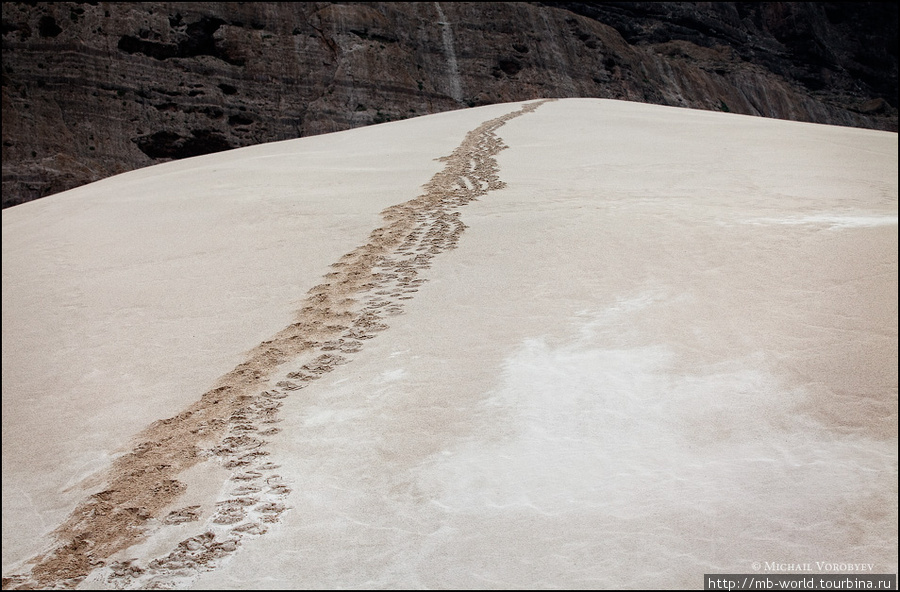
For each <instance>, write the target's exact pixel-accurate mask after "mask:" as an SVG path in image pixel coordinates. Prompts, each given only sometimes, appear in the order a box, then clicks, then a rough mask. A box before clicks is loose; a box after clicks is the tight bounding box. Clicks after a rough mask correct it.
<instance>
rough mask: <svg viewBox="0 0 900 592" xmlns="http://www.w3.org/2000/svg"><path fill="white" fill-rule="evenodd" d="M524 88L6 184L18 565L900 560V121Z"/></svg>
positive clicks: (347, 575)
mask: <svg viewBox="0 0 900 592" xmlns="http://www.w3.org/2000/svg"><path fill="white" fill-rule="evenodd" d="M521 106H522V105H521V104H519V105H496V106H491V107H484V108H479V109H472V110H465V111H459V112H454V113H446V114H442V115H437V116H431V117H426V118H419V119H415V120H408V121H404V122H398V123H393V124H388V125H382V126H375V127H372V128H366V129H362V130H355V131H351V132H345V133H341V134H334V135H329V136H321V137H316V138H309V139H303V140H298V141H292V142H282V143H278V144H271V145H266V146H260V147H256V148H250V149H243V150H237V151H232V152H228V153H222V154H217V155H211V156H207V157H201V158H197V159H190V160H187V161H181V162H177V163H170V164H168V165H163V166H159V167H152V168H150V169H144V170H142V171H136V172H134V173H129V174H126V175H121V176H119V177H114V178H112V179H108V180H106V181H103V182H100V183H96V184H93V185H90V186H87V187H84V188H81V189H78V190H73V191H71V192H67V193H64V194H60V195H58V196H54V197H51V198H47V199H44V200H40V201H37V202H33V203H29V204H25V205H23V206H17V207H15V208H11V209H7V210H4V211H3V485H4V486H3V572H4V577H6V576H9V575H11V574H23V573H26V571H27V568H28V565H26V564H24V562H25V561H26V560H28V559H30V558H31V557H33V556H34V554H35V553H37V552H40V551H42V550H47V549H50V548H51V547H52V545H54V539H53V538H52V537H51V531H52V530H53V529H55V528H57V527H59V526H60V525H61V524H64V523H65V525H66V526H65V529H64V532H63V540H64V541H65V537H66V536H76V537H77V536H81V537H82V538H80V539H77V540H76V541H75V543H74V544H70V546H69V547H68V548H66V549H63V551H62V552H57V553H55V554H54V553H51V554H50V555H49V556H48V558H47V559H45V560H44V562H43V563H41V564H39V566H38V569H37V570H36V572H35V574H36V577H37V578H38V580H39V581H40V582H42V583H44V584H45V585H46V584H47V583H50V582H55V581H57V580H58V579H59V578H61V577H64V576H66V577H75V578H80V577H82V576H84V575H85V574H89V575H88V576H87V579H85V580H84V581H83V582H82V584H81V586H82V587H111V586H148V585H153V584H154V583H155V584H163V585H178V586H190V585H195V586H197V587H200V588H205V587H214V586H222V587H226V588H253V587H260V586H267V587H268V586H270V587H276V588H292V587H365V586H377V587H457V586H458V587H482V586H489V587H510V586H520V587H535V586H542V587H565V586H571V587H598V586H599V587H607V586H609V587H611V586H626V587H639V586H641V587H642V586H653V585H656V586H662V587H677V586H687V587H697V586H699V585H700V582H701V580H700V576H701V575H702V574H703V573H705V572H752V571H755V568H754V563H760V564H761V570H762V571H764V570H765V567H766V566H765V564H766V563H769V564H775V563H810V564H812V567H813V568H815V567H816V562H822V563H826V562H827V563H830V564H831V563H848V562H850V563H865V564H873V566H872V571H873V572H875V573H896V570H897V566H896V561H897V452H896V450H897V178H896V171H897V136H896V134H887V133H882V132H871V131H864V130H856V129H847V128H835V127H826V126H815V125H808V124H796V123H790V122H781V121H772V120H764V119H754V118H749V117H742V116H734V115H727V114H719V113H709V112H698V111H688V110H679V109H671V108H663V107H656V106H647V105H639V104H632V103H621V102H614V101H600V100H564V101H556V102H550V103H545V104H542V105H540V106H537V108H536V109H535V110H533V112H528V113H522V114H518V113H517V110H518V109H519V108H520V107H521ZM535 106H536V105H535V104H532V105H531V107H535ZM514 115H515V117H513V116H514ZM484 122H492V123H490V124H489V125H488V126H487V127H484V126H482V127H479V126H480V125H481V124H483V123H484ZM469 132H471V133H469ZM467 133H468V135H467ZM497 137H499V138H500V139H502V141H503V142H504V143H505V144H506V145H508V146H509V149H507V150H503V151H499V149H500V148H502V146H501V145H499V144H498V143H497ZM454 151H455V152H454ZM439 156H449V157H450V158H449V159H447V160H444V161H441V162H438V161H435V160H434V159H435V158H436V157H439ZM472 157H475V160H474V161H473V160H472ZM445 166H446V167H448V168H447V169H445V168H444V167H445ZM441 171H443V172H441ZM448 173H449V174H448ZM429 180H430V182H429ZM426 183H428V184H427V185H425V187H424V189H423V184H426ZM416 196H419V197H418V198H417V197H416ZM472 198H477V200H476V201H471V203H469V202H470V200H471V199H472ZM403 203H406V204H407V205H406V206H404V207H401V208H394V209H392V210H391V211H389V212H388V219H387V220H385V219H382V217H381V216H379V212H381V211H382V210H384V208H387V207H389V206H395V205H397V204H403ZM376 228H381V229H383V230H382V231H379V232H375V233H372V231H373V230H375V229H376ZM335 263H337V264H338V265H337V266H332V267H329V266H330V265H332V264H335ZM328 274H331V275H328ZM373 274H374V275H373ZM392 276H393V277H392ZM298 311H299V312H298ZM267 341H268V342H269V343H265V344H263V343H264V342H267ZM260 344H263V345H262V346H260ZM257 346H259V347H257ZM241 364H243V365H241ZM279 383H280V384H279ZM215 387H218V388H219V389H220V390H216V388H215ZM223 387H224V390H222V388H223ZM201 395H202V396H201ZM173 417H174V418H175V419H174V421H168V420H167V418H173ZM156 420H167V421H164V422H160V423H156V424H153V425H152V426H151V425H150V424H151V423H152V422H154V421H156ZM148 426H149V427H148ZM142 430H143V432H142ZM141 443H142V444H143V445H139V446H138V447H137V448H135V445H136V444H141ZM259 453H265V454H259ZM110 471H111V472H110ZM123 475H124V477H123ZM129 475H130V476H129ZM117 479H118V480H117ZM91 494H98V495H95V496H94V497H88V496H89V495H91ZM79 504H80V505H79ZM76 507H77V509H76ZM129 508H133V509H132V510H129ZM73 511H74V512H75V513H74V514H72V513H73ZM70 516H71V517H70ZM67 520H68V521H67ZM98 524H105V525H106V530H105V531H104V530H103V528H100V527H98ZM264 531H265V532H264ZM101 532H105V533H106V534H103V535H102V536H101V534H100V533H101ZM110 533H112V534H110ZM123 533H124V534H123ZM204 533H211V534H209V535H206V534H204ZM133 544H136V546H132V545H133ZM54 557H57V558H63V559H65V561H62V560H60V561H57V562H56V563H55V564H54V562H53V559H54ZM131 560H134V561H131ZM101 561H102V562H103V563H105V564H106V565H107V567H105V568H100V569H93V568H94V567H95V566H99V565H100V564H99V563H98V562H101ZM130 561H131V562H130ZM129 562H130V563H129ZM94 564H96V565H94ZM48 566H49V567H48ZM211 568H215V569H211ZM42 569H43V571H41V570H42ZM815 571H822V570H815ZM41 578H43V579H41ZM77 581H78V580H73V581H71V582H70V583H71V584H75V583H77ZM10 584H13V585H14V584H15V581H13V582H10Z"/></svg>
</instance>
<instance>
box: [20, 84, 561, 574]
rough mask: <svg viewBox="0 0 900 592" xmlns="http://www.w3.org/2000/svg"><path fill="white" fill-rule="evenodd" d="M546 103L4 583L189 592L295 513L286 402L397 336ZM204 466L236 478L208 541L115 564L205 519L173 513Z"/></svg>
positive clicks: (112, 476)
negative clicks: (503, 158) (276, 454)
mask: <svg viewBox="0 0 900 592" xmlns="http://www.w3.org/2000/svg"><path fill="white" fill-rule="evenodd" d="M544 102H546V101H536V102H532V103H529V104H527V105H525V106H523V107H522V108H521V109H519V110H517V111H513V112H511V113H508V114H506V115H503V116H501V117H497V118H495V119H491V120H489V121H486V122H484V123H482V124H481V125H480V126H478V127H477V128H476V129H474V130H472V131H470V132H469V133H468V134H467V135H466V137H465V139H464V140H463V142H462V144H461V145H460V146H459V147H458V148H456V150H454V151H453V153H452V154H450V155H449V156H446V157H442V158H440V159H439V160H440V161H443V162H446V166H445V167H444V169H443V170H442V171H440V172H439V173H437V174H436V175H435V176H434V177H433V178H432V179H431V180H430V181H429V182H428V183H427V184H426V185H425V186H424V193H422V194H421V195H420V196H418V197H416V198H415V199H412V200H410V201H407V202H405V203H402V204H399V205H395V206H392V207H390V208H388V209H387V210H385V211H384V212H382V216H383V217H384V219H385V221H386V224H385V226H383V227H380V228H377V229H376V230H374V231H373V232H372V233H371V234H370V236H369V241H368V243H366V244H365V245H363V246H361V247H358V248H356V249H354V250H353V251H351V252H350V253H347V254H346V255H344V256H343V257H341V259H340V260H339V261H337V262H336V263H334V264H332V268H333V269H334V271H333V272H331V273H328V274H327V275H326V276H325V278H324V282H323V283H321V284H319V285H317V286H315V287H314V288H312V289H311V290H310V291H309V293H308V296H307V297H306V299H305V300H304V302H303V307H302V309H301V310H300V311H299V313H298V315H297V318H296V321H295V322H294V323H292V324H291V325H290V326H288V327H287V328H285V329H284V330H282V331H281V332H279V333H278V334H277V335H275V336H274V337H273V338H272V339H270V340H267V341H265V342H263V343H261V344H260V345H259V346H257V347H256V348H254V349H253V350H252V351H251V352H250V353H249V355H248V358H247V360H246V361H245V362H243V363H241V364H240V365H238V366H237V367H236V368H235V369H234V370H232V371H231V372H229V373H228V374H226V375H225V376H223V377H222V378H221V379H219V381H218V383H217V384H216V385H215V386H214V388H212V389H210V390H209V391H207V392H206V393H204V394H203V395H202V397H201V398H200V400H199V401H197V402H196V403H194V404H193V405H191V407H190V408H188V409H187V410H185V411H184V412H182V413H180V414H178V415H176V416H175V417H172V418H170V419H166V420H162V421H158V422H156V423H154V424H152V425H151V426H150V427H149V428H147V429H146V430H145V431H144V432H143V433H142V434H141V435H140V436H139V438H140V441H141V443H140V444H138V445H137V446H135V447H134V449H133V450H132V451H131V452H130V453H128V454H126V455H124V456H122V457H120V458H119V459H117V460H116V461H115V462H114V463H113V465H112V467H111V469H110V471H109V474H108V476H107V478H106V484H107V485H106V489H105V490H104V491H102V492H100V493H97V494H94V495H92V496H91V497H89V498H88V499H87V500H85V501H84V502H82V503H81V504H80V505H79V506H78V507H77V508H76V509H75V511H74V512H73V513H72V515H71V516H70V517H69V518H68V519H67V520H66V522H64V523H63V524H62V525H61V526H60V527H59V529H58V530H57V531H56V533H55V534H56V537H57V540H58V541H59V542H58V545H57V546H56V547H55V548H53V549H52V550H50V551H49V552H48V553H46V554H44V555H42V556H39V557H36V558H35V559H33V560H32V564H33V567H32V569H31V573H30V574H27V575H15V576H11V577H8V578H4V581H3V588H4V589H17V588H18V589H23V588H31V587H40V588H53V587H56V588H71V587H75V586H77V585H78V584H79V583H80V582H82V581H83V580H84V579H85V578H86V577H88V575H89V574H90V575H91V577H92V579H99V580H101V581H105V582H106V583H107V584H108V585H112V586H114V587H117V588H157V587H165V588H171V587H178V586H180V585H187V584H189V583H190V582H191V581H192V580H193V579H194V578H195V577H196V576H197V575H198V574H199V573H200V571H202V570H206V569H212V568H214V567H215V566H216V563H217V561H220V560H222V559H223V558H225V557H227V556H229V555H230V554H232V553H234V552H235V551H236V550H237V549H238V548H239V547H240V545H241V544H242V542H244V541H245V540H247V539H248V538H252V537H257V536H262V535H264V534H265V532H266V531H267V529H268V528H269V527H270V525H271V524H273V523H276V522H278V521H279V520H280V516H281V514H282V513H283V512H285V511H286V510H287V509H288V501H287V500H288V496H289V494H290V492H291V489H290V484H289V483H287V482H285V481H284V480H283V478H282V477H281V476H280V475H279V474H278V468H279V467H278V465H276V464H275V463H273V462H272V461H271V460H270V458H269V457H270V452H269V450H267V447H266V445H267V441H266V438H267V437H268V436H272V435H274V434H276V433H278V431H279V428H278V427H277V424H278V423H279V421H280V420H279V418H278V414H279V408H280V407H281V406H282V400H283V399H285V398H287V397H289V396H296V395H297V394H298V393H299V391H301V390H302V389H303V388H305V387H307V386H309V385H310V384H311V383H313V382H314V381H316V380H318V379H320V378H321V377H322V376H324V375H326V374H327V373H329V372H331V371H332V370H334V369H335V368H336V367H338V366H340V365H342V364H347V363H349V362H351V361H352V357H353V354H354V353H356V352H358V351H360V349H362V347H364V344H365V342H366V340H369V339H372V338H374V337H376V336H377V334H378V333H379V332H381V331H384V330H385V329H387V328H388V325H387V320H388V317H390V316H392V315H397V314H401V313H402V312H403V307H404V304H405V302H406V301H407V300H409V299H411V298H412V297H413V296H412V295H413V294H414V293H415V292H416V291H417V290H418V289H419V287H420V286H421V285H422V284H423V283H425V281H426V280H425V279H424V278H423V277H420V276H421V275H422V272H423V271H424V270H427V269H428V268H429V267H430V266H431V262H432V259H433V258H434V257H435V256H436V255H438V254H440V253H441V252H443V251H446V250H448V249H452V248H454V247H455V246H456V243H457V242H458V240H459V237H460V235H461V234H462V232H463V231H464V229H465V225H464V224H463V223H462V221H461V220H460V212H459V211H458V210H459V208H461V207H462V206H464V205H466V204H467V203H469V202H471V201H472V200H475V199H477V198H478V197H480V196H483V195H485V194H487V193H488V192H489V191H492V190H496V189H500V188H502V187H503V186H504V184H503V182H502V181H501V180H500V179H499V177H498V166H497V162H496V160H495V159H494V156H495V155H496V154H498V153H499V152H500V151H501V150H503V149H504V148H506V146H505V145H504V144H503V142H502V141H501V140H500V138H499V137H498V136H497V135H496V131H497V129H498V128H500V127H501V126H502V125H504V124H505V123H506V122H507V121H509V120H511V119H513V118H516V117H519V116H521V115H524V114H527V113H530V112H531V111H534V110H535V109H537V108H538V107H539V106H540V105H542V104H543V103H544ZM204 461H205V462H216V463H221V466H222V467H223V468H224V469H226V470H228V471H230V472H231V473H230V474H231V477H230V480H229V483H228V484H227V487H226V488H223V491H225V492H226V495H224V496H222V497H220V499H218V500H216V501H215V502H213V504H214V510H213V511H212V513H211V514H210V516H209V518H208V519H207V520H206V522H205V523H203V525H202V528H199V529H198V530H197V532H198V533H199V534H196V535H195V536H191V537H188V538H186V539H184V540H182V541H181V542H179V543H178V544H177V545H176V547H175V548H174V549H173V550H172V551H171V552H169V553H168V554H166V555H164V556H161V557H157V558H156V559H153V560H151V561H149V562H147V563H146V564H140V562H138V561H137V560H118V561H112V560H111V558H112V557H113V556H114V555H116V554H117V553H120V552H122V551H124V550H126V549H128V548H129V547H131V546H133V545H135V544H137V543H139V542H142V541H143V540H145V539H146V538H147V537H148V536H150V535H151V534H152V533H154V532H157V531H158V529H164V528H169V527H174V526H179V525H184V524H187V523H191V522H199V521H200V518H201V515H202V514H203V511H202V508H201V507H200V506H198V505H191V506H185V507H183V508H180V509H178V510H174V511H169V512H168V513H166V510H167V509H169V508H171V507H172V505H173V504H174V503H175V502H176V501H177V500H178V498H179V497H180V496H181V495H182V494H183V493H184V492H185V490H186V487H187V486H186V485H185V484H184V483H182V482H181V481H179V480H178V478H177V477H178V476H179V475H180V474H181V473H182V472H184V471H185V470H187V469H189V468H191V467H193V466H194V465H197V464H198V463H200V462H204ZM163 514H165V515H163ZM197 526H200V525H199V524H198V525H197Z"/></svg>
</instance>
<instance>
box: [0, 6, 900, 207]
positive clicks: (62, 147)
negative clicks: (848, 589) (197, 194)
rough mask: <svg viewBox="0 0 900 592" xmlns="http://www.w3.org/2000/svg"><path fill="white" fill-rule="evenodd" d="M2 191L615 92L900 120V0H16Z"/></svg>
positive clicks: (885, 124) (885, 123) (6, 24)
mask: <svg viewBox="0 0 900 592" xmlns="http://www.w3.org/2000/svg"><path fill="white" fill-rule="evenodd" d="M2 33H3V71H2V93H3V206H4V207H5V206H8V205H13V204H16V203H22V202H24V201H28V200H30V199H35V198H38V197H41V196H43V195H47V194H50V193H56V192H59V191H63V190H65V189H69V188H71V187H75V186H78V185H81V184H84V183H87V182H90V181H95V180H98V179H101V178H103V177H107V176H110V175H113V174H116V173H120V172H125V171H128V170H132V169H135V168H139V167H143V166H147V165H150V164H155V163H158V162H164V161H166V160H170V159H175V158H185V157H190V156H197V155H200V154H206V153H210V152H216V151H219V150H227V149H229V148H236V147H240V146H248V145H252V144H258V143H262V142H270V141H276V140H283V139H289V138H296V137H300V136H306V135H313V134H320V133H326V132H332V131H339V130H344V129H349V128H353V127H359V126H363V125H368V124H372V123H381V122H384V121H391V120H396V119H403V118H406V117H412V116H417V115H425V114H428V113H436V112H440V111H447V110H451V109H458V108H463V107H467V106H475V105H483V104H489V103H496V102H504V101H519V100H526V99H534V98H540V97H601V98H616V99H626V100H633V101H642V102H650V103H658V104H664V105H673V106H683V107H691V108H700V109H713V110H723V111H731V112H735V113H744V114H750V115H760V116H765V117H777V118H784V119H794V120H799V121H811V122H817V123H829V124H836V125H850V126H859V127H868V128H875V129H886V130H894V131H896V129H897V5H896V4H894V3H815V2H813V3H806V2H794V3H791V2H787V3H774V2H773V3H729V2H714V3H684V2H679V3H674V2H672V3H667V2H614V3H578V2H568V3H514V2H506V3H465V2H463V3H350V4H331V3H311V2H295V3H277V4H276V3H201V2H197V3H154V2H143V3H66V2H62V3H10V2H5V3H3V28H2Z"/></svg>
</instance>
